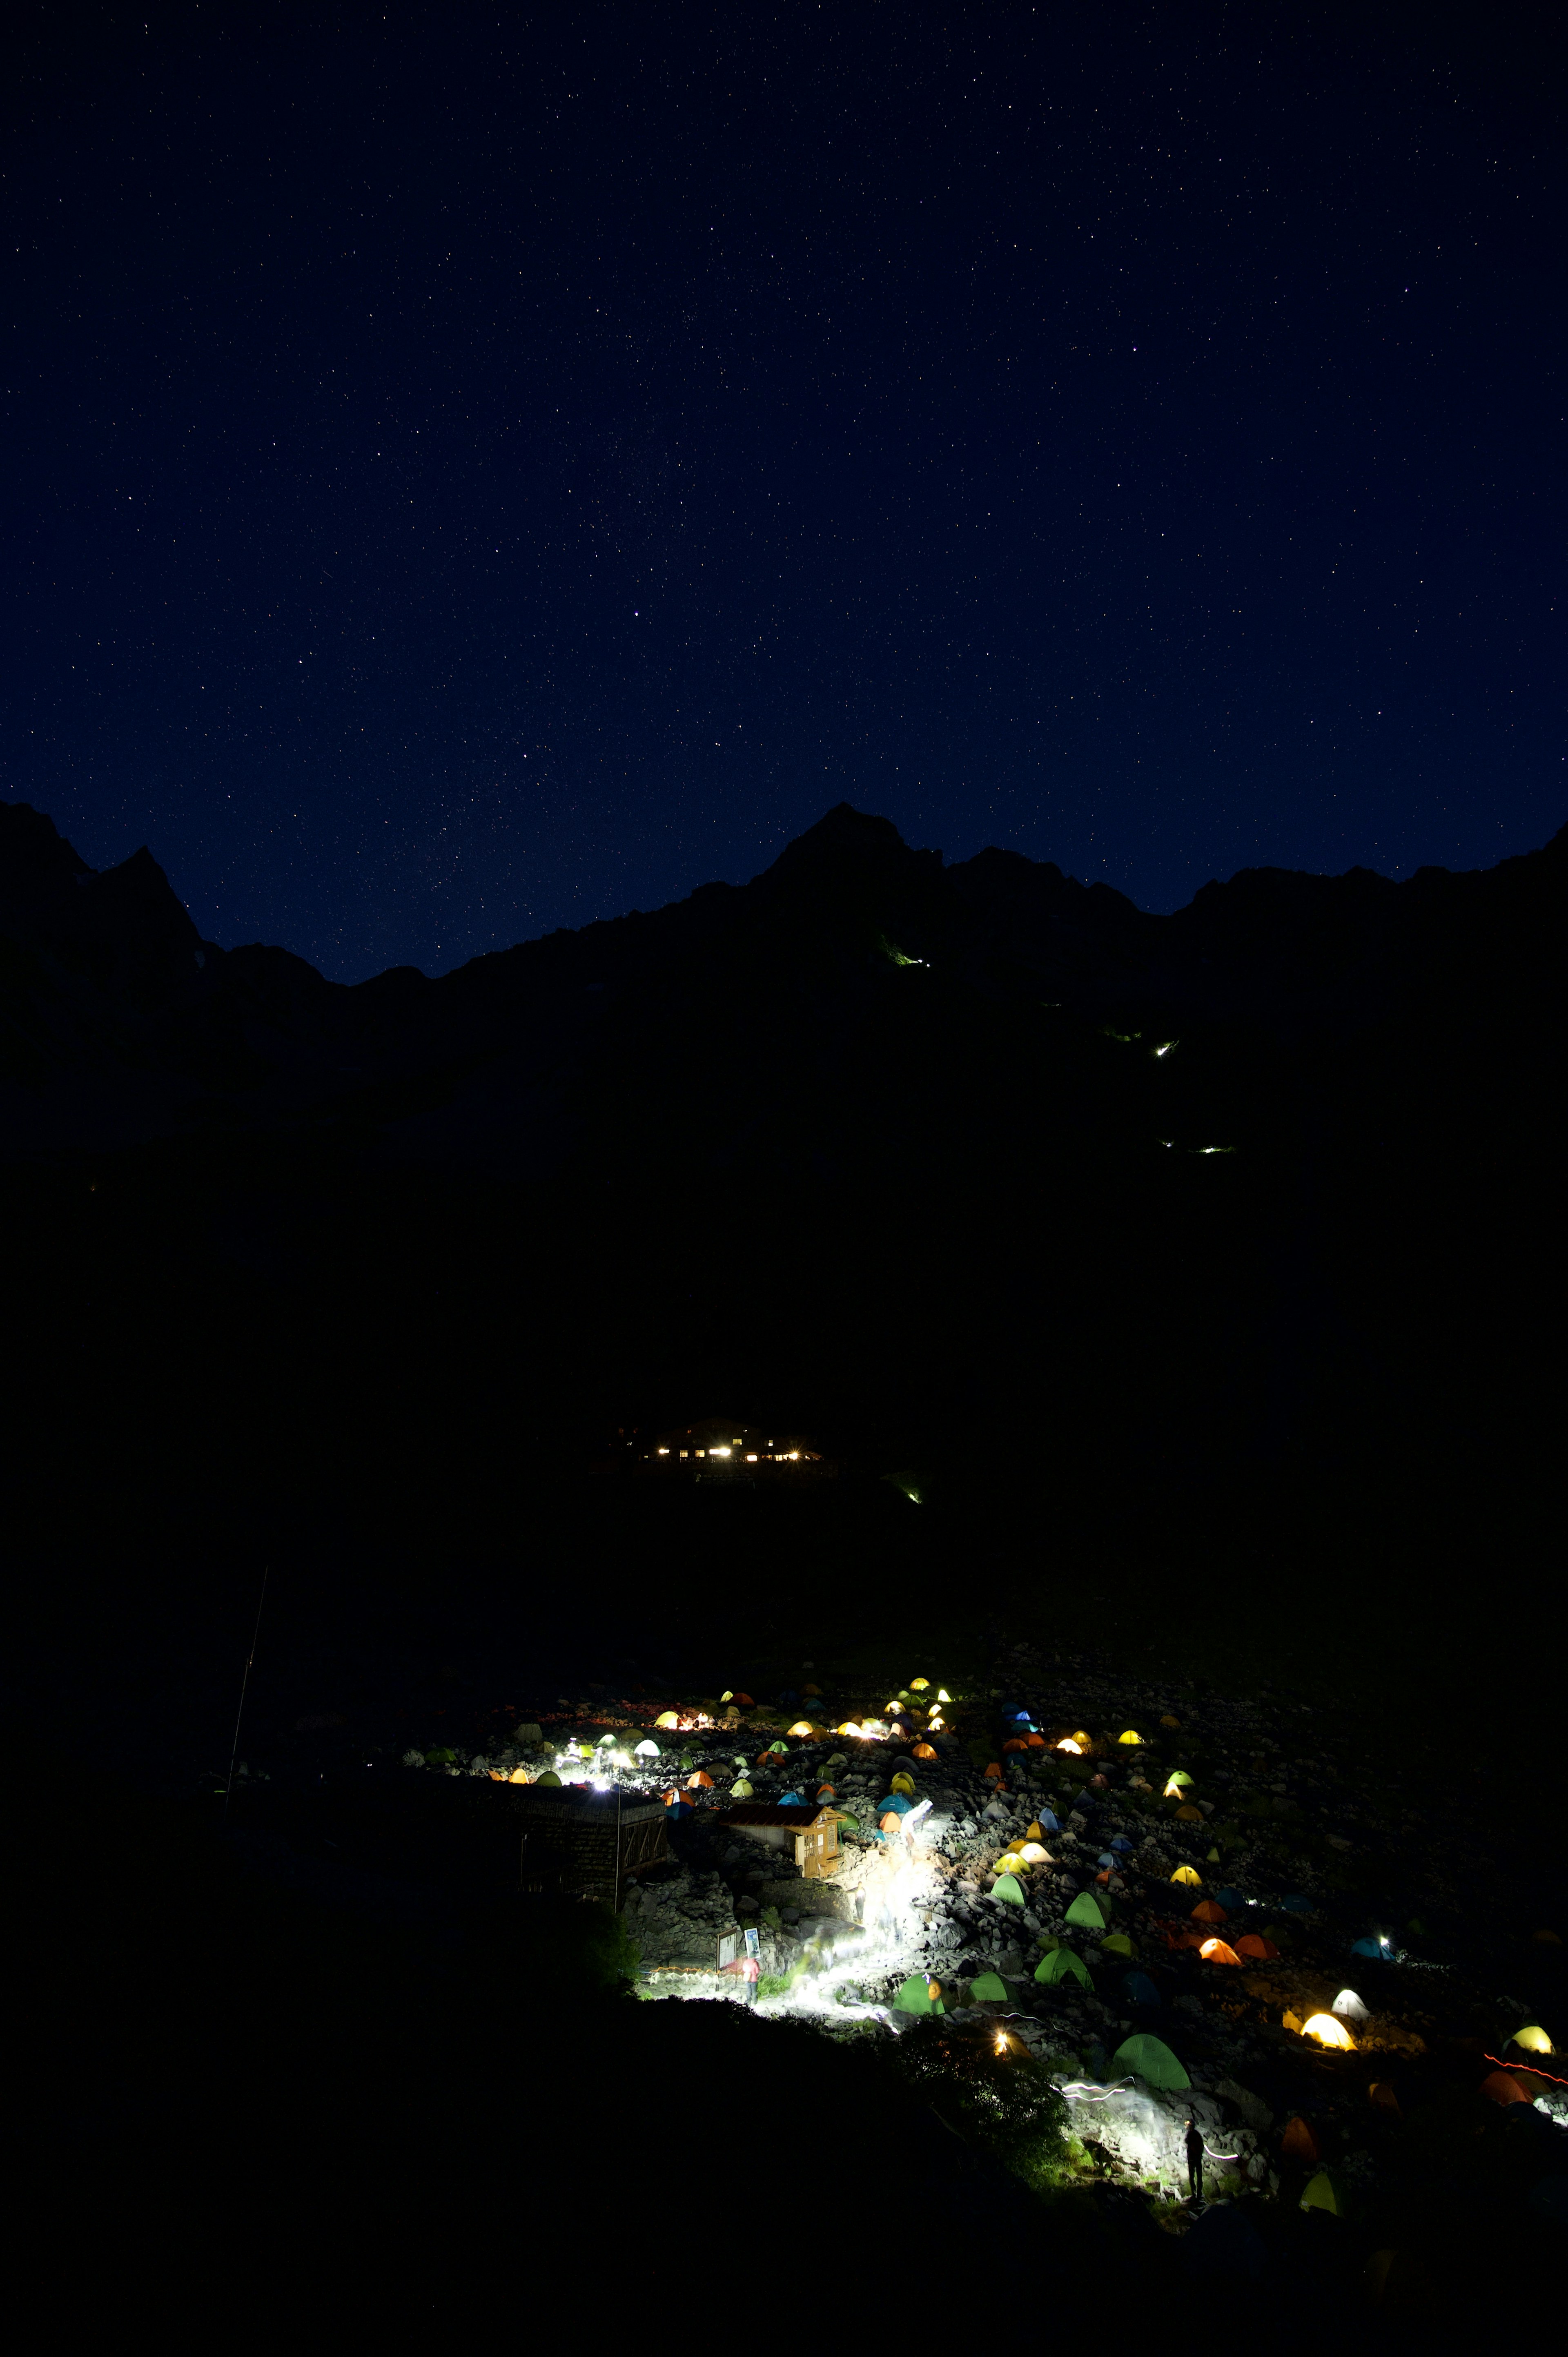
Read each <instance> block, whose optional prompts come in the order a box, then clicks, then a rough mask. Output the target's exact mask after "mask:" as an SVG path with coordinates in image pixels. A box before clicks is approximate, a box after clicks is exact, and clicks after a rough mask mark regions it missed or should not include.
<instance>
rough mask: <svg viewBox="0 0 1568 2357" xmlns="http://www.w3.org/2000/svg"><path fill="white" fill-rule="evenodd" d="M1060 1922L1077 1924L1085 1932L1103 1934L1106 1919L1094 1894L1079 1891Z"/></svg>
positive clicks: (1087, 1891) (1089, 1891) (1088, 1891)
mask: <svg viewBox="0 0 1568 2357" xmlns="http://www.w3.org/2000/svg"><path fill="white" fill-rule="evenodd" d="M1062 1920H1063V1921H1064V1922H1068V1923H1077V1924H1079V1926H1080V1927H1081V1928H1082V1929H1083V1930H1084V1931H1086V1932H1103V1931H1104V1929H1105V1924H1106V1920H1107V1919H1106V1917H1105V1915H1104V1913H1103V1912H1102V1910H1101V1905H1100V1901H1099V1900H1098V1899H1096V1897H1095V1896H1094V1893H1093V1892H1092V1891H1091V1890H1080V1891H1079V1894H1078V1897H1077V1898H1076V1899H1075V1900H1073V1902H1072V1905H1071V1906H1070V1907H1069V1909H1068V1910H1067V1913H1066V1915H1065V1916H1064V1917H1063V1919H1062Z"/></svg>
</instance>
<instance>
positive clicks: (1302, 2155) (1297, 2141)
mask: <svg viewBox="0 0 1568 2357" xmlns="http://www.w3.org/2000/svg"><path fill="white" fill-rule="evenodd" d="M1280 2150H1281V2152H1282V2153H1284V2154H1286V2155H1287V2156H1288V2157H1289V2158H1290V2159H1292V2160H1316V2158H1317V2138H1316V2136H1314V2135H1313V2133H1312V2130H1311V2129H1310V2128H1309V2127H1308V2126H1307V2124H1306V2122H1305V2120H1304V2119H1303V2118H1302V2117H1301V2115H1300V2114H1299V2113H1298V2114H1297V2115H1296V2116H1295V2118H1294V2120H1287V2121H1286V2123H1285V2132H1284V2134H1283V2136H1281V2138H1280Z"/></svg>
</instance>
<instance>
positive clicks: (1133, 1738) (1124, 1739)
mask: <svg viewBox="0 0 1568 2357" xmlns="http://www.w3.org/2000/svg"><path fill="white" fill-rule="evenodd" d="M1143 1739H1144V1738H1143V1737H1142V1736H1141V1735H1138V1734H1135V1733H1134V1732H1133V1728H1132V1727H1128V1728H1127V1729H1126V1730H1125V1731H1124V1733H1122V1734H1121V1735H1119V1736H1118V1737H1117V1738H1116V1740H1117V1742H1118V1743H1142V1741H1143Z"/></svg>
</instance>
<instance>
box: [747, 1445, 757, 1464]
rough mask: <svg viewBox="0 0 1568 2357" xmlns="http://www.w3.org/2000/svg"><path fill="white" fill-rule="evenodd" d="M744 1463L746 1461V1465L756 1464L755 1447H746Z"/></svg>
mask: <svg viewBox="0 0 1568 2357" xmlns="http://www.w3.org/2000/svg"><path fill="white" fill-rule="evenodd" d="M756 1462H757V1451H756V1449H755V1448H748V1449H747V1450H746V1463H747V1464H748V1465H755V1464H756Z"/></svg>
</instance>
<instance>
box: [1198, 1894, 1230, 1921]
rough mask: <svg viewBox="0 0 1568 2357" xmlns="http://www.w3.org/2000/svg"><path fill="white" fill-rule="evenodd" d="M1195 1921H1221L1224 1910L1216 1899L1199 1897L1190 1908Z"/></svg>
mask: <svg viewBox="0 0 1568 2357" xmlns="http://www.w3.org/2000/svg"><path fill="white" fill-rule="evenodd" d="M1192 1920H1193V1921H1194V1922H1195V1923H1223V1922H1224V1921H1225V1910H1224V1908H1223V1907H1221V1905H1220V1904H1219V1900H1218V1899H1200V1900H1198V1902H1197V1906H1196V1907H1195V1908H1194V1909H1193V1910H1192Z"/></svg>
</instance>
